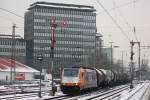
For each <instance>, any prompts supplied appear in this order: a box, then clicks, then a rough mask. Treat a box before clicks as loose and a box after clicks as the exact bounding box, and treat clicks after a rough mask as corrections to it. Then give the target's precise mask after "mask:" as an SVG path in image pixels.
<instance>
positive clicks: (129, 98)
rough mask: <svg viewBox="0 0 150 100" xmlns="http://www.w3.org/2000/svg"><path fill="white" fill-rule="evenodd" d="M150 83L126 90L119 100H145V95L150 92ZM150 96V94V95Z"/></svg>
mask: <svg viewBox="0 0 150 100" xmlns="http://www.w3.org/2000/svg"><path fill="white" fill-rule="evenodd" d="M149 87H150V82H146V81H145V82H143V83H140V84H138V85H136V86H135V87H134V88H133V89H130V90H126V91H124V93H122V95H121V96H120V99H119V100H143V97H144V94H145V93H146V92H148V89H150V88H149ZM149 95H150V94H149Z"/></svg>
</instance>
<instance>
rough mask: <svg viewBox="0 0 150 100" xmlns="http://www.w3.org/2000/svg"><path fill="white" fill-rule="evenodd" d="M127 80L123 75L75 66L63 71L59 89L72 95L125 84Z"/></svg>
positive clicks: (125, 75)
mask: <svg viewBox="0 0 150 100" xmlns="http://www.w3.org/2000/svg"><path fill="white" fill-rule="evenodd" d="M129 80H130V79H129V77H128V75H127V74H125V73H120V72H117V71H112V70H105V69H97V68H88V67H83V66H75V67H68V68H64V69H63V71H62V75H61V85H60V88H61V91H62V92H63V93H64V94H74V93H80V92H81V91H87V90H93V89H96V88H99V87H108V86H113V85H119V84H123V83H127V82H128V81H129Z"/></svg>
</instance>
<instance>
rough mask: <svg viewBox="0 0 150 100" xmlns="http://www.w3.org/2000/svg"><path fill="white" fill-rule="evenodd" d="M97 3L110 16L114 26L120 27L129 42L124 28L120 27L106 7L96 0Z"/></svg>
mask: <svg viewBox="0 0 150 100" xmlns="http://www.w3.org/2000/svg"><path fill="white" fill-rule="evenodd" d="M96 1H97V3H98V4H99V5H100V6H101V7H102V8H103V9H104V11H105V12H106V13H107V15H108V16H109V17H110V18H111V20H112V21H113V22H114V23H115V24H116V26H117V27H118V28H119V29H120V31H121V33H122V34H123V35H124V36H125V37H126V38H127V39H128V41H129V42H130V41H131V40H130V38H129V37H128V36H127V34H126V33H125V32H124V30H123V29H122V28H121V26H120V25H119V24H118V23H117V21H116V20H115V19H114V18H113V17H112V16H111V14H110V13H109V12H108V11H107V9H106V8H105V7H104V6H103V5H102V4H101V3H100V2H99V1H98V0H96Z"/></svg>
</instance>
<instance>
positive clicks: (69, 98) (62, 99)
mask: <svg viewBox="0 0 150 100" xmlns="http://www.w3.org/2000/svg"><path fill="white" fill-rule="evenodd" d="M127 87H128V88H129V86H127V85H123V86H119V87H112V88H107V89H99V90H97V91H93V92H87V93H83V94H79V95H64V96H58V97H51V98H47V99H44V100H78V99H81V100H82V98H84V97H87V96H89V95H91V96H92V95H94V96H95V95H97V94H101V95H104V93H105V94H107V93H108V91H109V92H112V91H115V90H116V88H117V89H121V88H127ZM93 98H94V97H93ZM85 100H87V99H85ZM89 100H91V99H89Z"/></svg>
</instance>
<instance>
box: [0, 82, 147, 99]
mask: <svg viewBox="0 0 150 100" xmlns="http://www.w3.org/2000/svg"><path fill="white" fill-rule="evenodd" d="M0 89H5V87H3V86H2V87H0ZM17 95H19V94H16V96H17ZM20 95H21V94H20ZM62 95H65V94H63V93H62V92H61V91H60V90H59V91H58V92H56V94H55V96H62ZM7 96H8V95H7ZM9 96H10V95H9ZM12 96H14V95H12ZM91 96H92V95H91ZM131 96H132V97H131ZM0 97H1V96H0ZM3 97H4V96H3ZM51 97H53V96H50V94H49V93H47V94H42V98H39V97H38V95H35V96H33V97H25V98H22V99H15V100H44V99H47V98H51ZM148 97H150V81H144V82H141V83H139V84H134V88H133V89H128V90H125V91H123V92H122V93H121V95H120V97H119V98H118V99H117V100H149V99H148ZM141 98H142V99H141ZM143 98H144V99H143ZM81 100H82V99H81Z"/></svg>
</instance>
